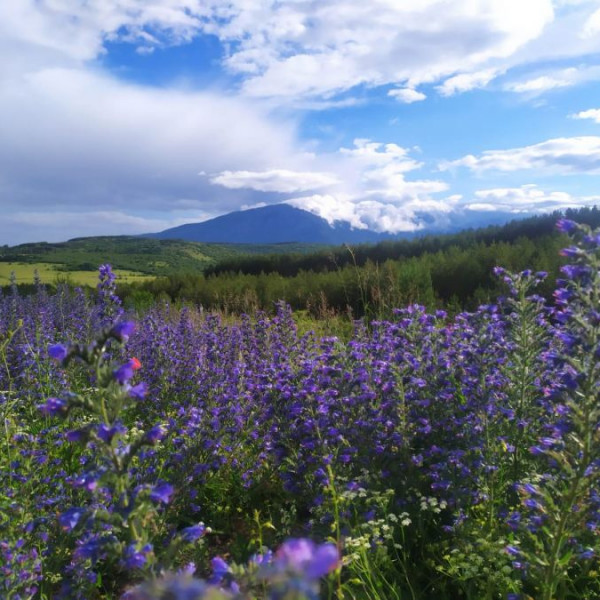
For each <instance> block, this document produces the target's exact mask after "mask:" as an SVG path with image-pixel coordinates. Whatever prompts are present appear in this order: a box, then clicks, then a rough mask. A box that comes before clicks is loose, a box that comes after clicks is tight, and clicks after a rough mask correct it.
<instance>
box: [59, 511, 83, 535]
mask: <svg viewBox="0 0 600 600" xmlns="http://www.w3.org/2000/svg"><path fill="white" fill-rule="evenodd" d="M84 514H85V510H84V509H83V508H79V507H76V508H69V509H67V510H65V512H64V513H62V514H61V515H60V516H59V517H58V522H59V523H60V526H61V527H62V528H63V529H64V530H65V531H72V530H73V529H75V527H77V523H79V521H80V519H81V517H82V516H83V515H84Z"/></svg>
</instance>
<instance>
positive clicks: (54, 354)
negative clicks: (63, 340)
mask: <svg viewBox="0 0 600 600" xmlns="http://www.w3.org/2000/svg"><path fill="white" fill-rule="evenodd" d="M68 352H69V351H68V349H67V347H66V346H65V345H64V344H52V346H49V347H48V355H49V356H50V358H53V359H54V360H55V361H57V362H60V363H61V362H62V361H63V360H65V358H66V357H67V354H68Z"/></svg>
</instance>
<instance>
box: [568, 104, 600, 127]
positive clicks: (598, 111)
mask: <svg viewBox="0 0 600 600" xmlns="http://www.w3.org/2000/svg"><path fill="white" fill-rule="evenodd" d="M572 117H573V118H574V119H591V120H592V121H595V122H596V123H598V124H600V108H590V109H589V110H582V111H581V112H578V113H576V114H574V115H572Z"/></svg>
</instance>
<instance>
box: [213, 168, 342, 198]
mask: <svg viewBox="0 0 600 600" xmlns="http://www.w3.org/2000/svg"><path fill="white" fill-rule="evenodd" d="M210 181H211V183H216V184H218V185H222V186H224V187H226V188H230V189H242V188H246V189H251V190H257V191H259V192H280V193H284V194H289V193H293V192H304V191H308V190H318V189H320V188H324V187H329V186H332V185H334V184H335V183H338V182H339V179H338V178H337V177H336V176H335V175H332V174H331V173H316V172H314V171H306V172H299V171H290V170H287V169H269V170H267V171H223V172H222V173H219V174H218V175H216V176H214V177H212V178H211V180H210Z"/></svg>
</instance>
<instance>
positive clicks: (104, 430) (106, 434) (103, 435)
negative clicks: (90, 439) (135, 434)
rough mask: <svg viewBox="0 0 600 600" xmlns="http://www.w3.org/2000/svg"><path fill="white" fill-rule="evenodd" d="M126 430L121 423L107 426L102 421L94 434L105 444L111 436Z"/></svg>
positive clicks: (110, 439) (108, 442)
mask: <svg viewBox="0 0 600 600" xmlns="http://www.w3.org/2000/svg"><path fill="white" fill-rule="evenodd" d="M126 431H127V428H126V427H125V426H124V425H122V424H121V423H115V425H113V426H112V427H108V426H107V425H105V424H104V423H102V424H101V425H99V426H98V429H97V430H96V435H97V436H98V437H99V438H100V439H101V440H102V441H103V442H106V443H107V444H110V442H111V441H112V439H113V437H115V435H117V434H123V433H125V432H126Z"/></svg>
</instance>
